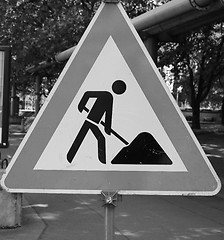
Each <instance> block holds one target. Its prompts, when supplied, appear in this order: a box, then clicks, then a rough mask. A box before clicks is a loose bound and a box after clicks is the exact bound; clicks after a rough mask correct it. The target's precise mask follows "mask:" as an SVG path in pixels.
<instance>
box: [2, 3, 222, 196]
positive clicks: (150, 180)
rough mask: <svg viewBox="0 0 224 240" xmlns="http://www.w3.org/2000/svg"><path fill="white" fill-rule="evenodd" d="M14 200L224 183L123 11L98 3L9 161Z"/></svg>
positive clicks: (204, 191)
mask: <svg viewBox="0 0 224 240" xmlns="http://www.w3.org/2000/svg"><path fill="white" fill-rule="evenodd" d="M3 185H4V187H5V188H6V189H7V190H9V191H11V192H43V193H51V192H52V193H100V192H101V191H119V192H120V193H121V194H151V195H153V194H161V195H166V194H167V195H183V194H195V195H213V194H216V193H217V192H218V191H219V190H220V188H221V185H220V181H219V179H218V177H217V175H216V173H215V171H214V170H213V168H212V166H211V164H210V162H209V160H208V159H207V157H206V155H205V153H204V152H203V150H202V148H201V146H200V144H199V143H198V141H197V139H196V137H195V136H194V134H193V132H192V131H191V129H190V127H189V125H188V123H187V122H186V120H185V119H184V117H183V115H182V113H181V112H180V110H179V108H178V106H177V105H176V103H175V101H174V100H173V97H172V95H171V94H170V93H169V90H168V89H167V86H166V85H165V83H164V81H163V79H162V77H161V76H160V74H159V72H158V70H157V68H156V66H155V65H154V63H153V61H152V59H151V57H150V56H149V54H148V52H147V50H146V48H145V47H144V44H143V43H142V41H141V39H140V37H139V36H138V34H137V32H136V30H135V29H134V27H133V26H132V24H131V22H130V20H129V18H128V17H127V15H126V13H125V11H124V10H123V8H122V6H121V4H120V3H102V4H101V6H100V8H99V10H98V12H97V13H96V15H95V17H94V18H93V20H92V21H91V23H90V25H89V27H88V28H87V30H86V32H85V33H84V35H83V37H82V39H81V40H80V43H79V44H78V46H77V47H76V49H75V51H74V53H73V54H72V56H71V58H70V59H69V61H68V63H67V65H66V66H65V68H64V70H63V72H62V74H61V76H60V77H59V79H58V81H57V83H56V84H55V86H54V88H53V90H52V92H51V94H50V96H49V98H48V100H47V102H46V103H45V105H44V106H43V107H42V109H41V110H40V112H39V114H38V116H37V117H36V119H35V121H34V123H33V124H32V126H31V128H30V130H29V132H28V133H27V134H26V136H25V138H24V140H23V142H22V143H21V145H20V146H19V148H18V150H17V152H16V153H15V155H14V157H13V159H12V161H11V163H10V165H9V167H8V169H7V173H6V175H5V176H4V177H3Z"/></svg>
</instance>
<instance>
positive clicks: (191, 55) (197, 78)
mask: <svg viewBox="0 0 224 240" xmlns="http://www.w3.org/2000/svg"><path fill="white" fill-rule="evenodd" d="M223 26H224V25H223V23H219V24H214V25H210V26H205V27H202V28H200V29H199V30H198V31H195V32H192V33H191V34H189V35H188V36H187V37H186V38H185V40H184V41H183V42H181V43H168V44H165V45H163V46H162V47H161V49H160V61H159V62H160V65H168V64H172V65H173V72H174V75H175V80H176V81H177V83H178V84H179V85H182V86H183V90H184V91H185V92H186V94H187V95H188V96H189V98H190V104H191V107H192V111H193V120H192V128H196V129H198V128H200V104H201V103H202V102H203V101H204V100H205V99H206V97H207V95H208V93H209V91H210V89H211V87H212V86H213V84H214V82H215V81H216V80H217V79H218V78H220V77H221V76H222V75H223V74H224V34H223ZM164 53H165V54H164Z"/></svg>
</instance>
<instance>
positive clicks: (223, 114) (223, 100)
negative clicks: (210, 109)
mask: <svg viewBox="0 0 224 240" xmlns="http://www.w3.org/2000/svg"><path fill="white" fill-rule="evenodd" d="M221 119H222V125H224V97H223V98H222V111H221Z"/></svg>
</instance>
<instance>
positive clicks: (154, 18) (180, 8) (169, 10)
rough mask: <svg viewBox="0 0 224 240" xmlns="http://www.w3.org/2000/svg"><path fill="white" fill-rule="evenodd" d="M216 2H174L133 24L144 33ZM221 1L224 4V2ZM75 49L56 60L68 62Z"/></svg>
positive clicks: (134, 19)
mask: <svg viewBox="0 0 224 240" xmlns="http://www.w3.org/2000/svg"><path fill="white" fill-rule="evenodd" d="M214 1H219V0H173V1H170V2H168V3H166V4H164V5H161V6H160V7H158V8H155V9H153V10H151V11H148V12H146V13H144V14H142V15H140V16H138V17H136V18H133V19H132V23H133V25H134V27H135V28H136V30H137V31H142V30H145V29H149V28H150V27H153V26H155V25H160V24H161V23H163V22H166V21H168V20H171V19H173V18H176V17H178V16H181V15H183V14H186V13H188V12H192V11H195V9H196V10H207V9H208V7H209V6H210V5H211V4H212V3H214ZM220 1H221V2H222V3H223V1H224V0H220ZM221 2H220V3H221ZM74 49H75V46H74V47H71V48H69V49H67V50H65V51H63V52H61V53H58V54H57V55H56V56H55V60H56V61H57V62H62V61H65V60H67V59H68V58H69V57H70V56H71V54H72V52H73V51H74Z"/></svg>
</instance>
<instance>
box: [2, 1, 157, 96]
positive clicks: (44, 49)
mask: <svg viewBox="0 0 224 240" xmlns="http://www.w3.org/2000/svg"><path fill="white" fill-rule="evenodd" d="M122 2H123V5H124V7H125V9H126V11H127V13H128V14H129V16H130V17H131V18H133V17H135V16H137V15H139V14H141V13H143V12H145V11H148V10H149V9H151V8H153V7H154V6H155V5H156V4H157V2H158V1H153V0H137V1H134V0H133V1H128V0H125V1H122ZM100 3H101V1H99V0H2V1H1V3H0V13H1V14H0V16H1V23H0V45H10V46H12V74H11V78H12V81H14V82H16V83H17V84H16V85H17V89H18V90H19V91H22V90H24V89H30V88H32V86H33V85H34V80H35V77H34V76H32V75H30V74H29V73H27V71H26V69H27V67H28V66H31V65H34V66H35V65H36V64H37V63H40V62H42V61H46V60H47V59H49V61H50V60H51V58H52V57H54V56H55V55H56V54H57V53H58V52H61V51H64V50H66V49H68V48H70V47H72V46H74V45H76V44H77V43H78V42H79V40H80V38H81V36H82V34H83V32H84V31H85V29H86V27H87V25H88V24H89V22H90V20H91V19H92V17H93V15H94V13H95V11H96V10H97V9H98V7H99V5H100ZM62 68H63V64H54V65H52V66H51V67H49V68H47V69H44V70H43V71H42V72H39V73H38V74H41V75H42V77H44V78H45V80H46V79H47V81H45V82H47V87H48V88H49V90H50V88H51V87H52V85H53V84H54V82H55V81H56V79H57V77H58V75H59V73H60V72H61V70H62Z"/></svg>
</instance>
